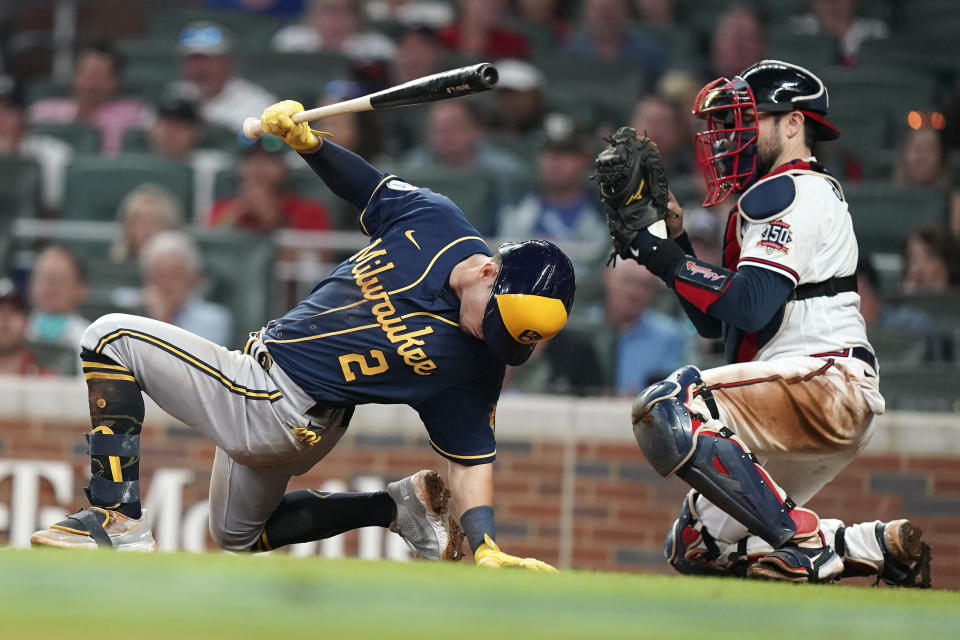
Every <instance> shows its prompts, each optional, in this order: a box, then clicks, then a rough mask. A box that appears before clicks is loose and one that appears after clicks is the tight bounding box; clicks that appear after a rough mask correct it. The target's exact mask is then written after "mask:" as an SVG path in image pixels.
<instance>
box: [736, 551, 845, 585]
mask: <svg viewBox="0 0 960 640" xmlns="http://www.w3.org/2000/svg"><path fill="white" fill-rule="evenodd" d="M841 573H843V560H841V559H840V556H838V555H837V552H836V551H834V550H833V549H832V548H831V547H829V546H823V547H819V548H817V549H808V548H805V547H798V546H796V545H794V544H792V543H788V544H787V545H786V546H783V547H781V548H779V549H776V550H774V551H771V552H770V553H768V554H767V555H765V556H763V557H762V558H760V559H759V560H757V561H756V562H755V563H753V564H752V565H750V566H749V567H748V568H747V577H748V578H757V579H760V580H782V581H786V582H831V581H833V580H837V579H838V578H840V574H841Z"/></svg>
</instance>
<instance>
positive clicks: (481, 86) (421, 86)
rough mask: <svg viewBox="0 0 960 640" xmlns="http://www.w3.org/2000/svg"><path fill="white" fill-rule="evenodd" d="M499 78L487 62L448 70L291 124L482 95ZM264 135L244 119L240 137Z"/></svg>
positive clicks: (303, 114) (253, 121)
mask: <svg viewBox="0 0 960 640" xmlns="http://www.w3.org/2000/svg"><path fill="white" fill-rule="evenodd" d="M499 78H500V75H499V74H498V73H497V68H496V67H494V66H493V65H492V64H490V63H489V62H481V63H480V64H475V65H472V66H469V67H461V68H460V69H451V70H450V71H444V72H442V73H435V74H433V75H432V76H424V77H423V78H417V79H416V80H411V81H410V82H405V83H403V84H399V85H397V86H395V87H390V88H389V89H384V90H383V91H378V92H377V93H371V94H370V95H366V96H360V97H359V98H353V99H352V100H344V101H343V102H337V103H335V104H329V105H327V106H324V107H317V108H316V109H309V110H307V111H301V112H300V113H296V114H294V115H293V118H292V119H293V121H294V122H313V121H314V120H319V119H321V118H328V117H330V116H338V115H341V114H344V113H358V112H360V111H372V110H374V109H390V108H393V107H406V106H408V105H412V104H422V103H424V102H436V101H437V100H446V99H448V98H459V97H460V96H469V95H472V94H474V93H480V92H481V91H489V90H490V89H493V88H494V87H495V86H496V85H497V80H499ZM262 133H263V128H262V127H261V126H260V120H259V119H258V118H247V119H246V120H245V121H244V123H243V135H245V136H246V137H248V138H250V139H251V140H256V139H257V138H259V137H260V135H261V134H262Z"/></svg>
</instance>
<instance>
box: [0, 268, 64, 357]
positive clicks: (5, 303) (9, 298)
mask: <svg viewBox="0 0 960 640" xmlns="http://www.w3.org/2000/svg"><path fill="white" fill-rule="evenodd" d="M28 314H29V308H28V307H27V302H26V301H25V300H24V299H23V296H22V295H20V293H19V292H18V291H17V290H16V289H15V288H14V286H13V283H11V282H10V281H9V280H6V279H5V280H0V376H35V375H47V374H49V373H51V372H50V371H47V370H45V369H42V368H41V367H40V365H39V364H38V362H37V357H36V356H35V355H34V354H33V352H32V351H31V350H30V348H29V347H28V346H27V336H26V331H27V322H28V320H27V318H28Z"/></svg>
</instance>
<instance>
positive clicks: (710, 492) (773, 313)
mask: <svg viewBox="0 0 960 640" xmlns="http://www.w3.org/2000/svg"><path fill="white" fill-rule="evenodd" d="M828 107H829V99H828V94H827V89H826V87H825V86H824V85H823V83H822V82H821V81H820V79H819V78H818V77H817V76H815V75H814V74H813V73H811V72H810V71H808V70H807V69H804V68H802V67H799V66H796V65H793V64H790V63H787V62H781V61H778V60H764V61H762V62H759V63H757V64H754V65H752V66H751V67H749V68H748V69H746V70H744V71H743V73H741V74H740V75H739V76H736V77H734V78H732V79H727V78H719V79H717V80H715V81H713V82H711V83H709V84H707V85H706V86H705V87H703V89H701V91H700V92H699V95H698V96H697V98H696V101H695V104H694V106H693V114H694V115H695V116H696V117H698V118H701V119H703V120H704V121H705V125H706V127H705V130H704V131H703V132H702V133H699V134H698V135H697V141H696V145H697V146H696V148H697V156H698V161H699V163H700V166H701V168H702V169H703V173H704V178H705V181H706V184H707V191H708V193H707V196H706V200H705V201H704V206H713V205H717V204H720V203H722V202H724V201H725V200H726V199H727V198H728V197H729V196H730V195H731V194H736V196H737V201H736V205H735V206H734V207H733V210H732V211H731V212H730V215H729V217H728V218H727V223H726V227H725V234H724V238H723V264H721V265H714V264H709V263H707V262H705V261H703V260H701V259H699V258H697V256H696V255H695V253H694V250H693V247H692V245H691V243H690V241H689V239H688V238H687V236H686V234H685V233H684V232H683V226H682V225H683V217H682V216H683V212H682V210H681V209H680V207H679V205H678V204H677V202H676V200H674V199H673V198H672V196H670V195H669V194H668V192H667V186H666V180H665V179H664V176H663V167H662V163H661V162H659V156H658V154H657V153H656V147H655V146H654V145H653V144H652V143H650V142H649V141H648V140H646V139H645V138H643V137H641V136H638V135H637V134H636V132H634V131H633V130H632V129H626V128H625V129H620V130H619V131H617V133H616V134H614V136H613V137H612V138H611V139H610V140H609V143H610V145H609V146H608V147H607V148H606V149H605V150H604V151H603V152H601V154H600V155H599V157H598V158H597V162H596V176H597V181H598V187H599V192H600V197H601V199H602V200H603V201H604V203H605V205H606V207H607V215H608V219H609V225H610V232H611V239H612V242H613V246H614V253H615V255H616V256H619V257H620V258H623V259H633V260H636V261H637V262H639V263H640V264H642V265H645V266H646V267H647V269H649V270H650V271H651V272H652V273H653V274H655V275H657V276H658V277H660V278H661V279H662V280H663V281H664V282H666V283H667V285H668V286H669V287H670V288H672V289H673V290H674V292H675V293H676V295H677V298H678V299H679V301H680V304H681V305H682V307H683V309H684V311H685V312H686V314H687V316H688V317H689V318H690V321H691V322H692V323H693V325H694V326H695V327H696V329H697V331H698V332H699V333H700V335H702V336H704V337H707V338H720V337H723V340H724V344H725V351H726V356H727V360H728V362H729V363H730V364H729V365H727V366H724V367H719V368H716V369H711V370H707V371H700V370H699V369H697V368H696V367H693V366H687V367H683V368H681V369H679V370H677V371H676V372H674V373H673V374H672V375H671V376H670V377H669V378H667V379H666V380H663V381H661V382H658V383H656V384H654V385H652V386H650V387H648V388H647V389H645V390H644V391H643V392H642V393H640V395H639V396H637V398H636V400H635V401H634V404H633V410H632V416H631V418H632V423H633V430H634V434H635V436H636V439H637V442H638V444H639V445H640V448H641V449H642V450H643V452H644V455H645V456H646V458H647V460H649V462H650V464H651V465H652V466H653V467H654V468H655V469H656V470H657V471H658V472H659V473H660V474H661V475H663V476H665V477H666V476H669V475H672V474H676V475H677V476H679V477H680V478H681V479H683V480H684V481H686V482H687V483H688V484H689V485H691V486H692V487H693V490H692V491H691V492H690V493H689V494H688V495H687V497H686V498H685V499H684V501H683V506H682V509H681V511H680V516H679V518H678V519H677V521H676V522H675V523H674V526H673V527H672V529H671V531H670V533H669V534H668V536H667V540H666V546H665V553H666V556H667V559H668V561H669V562H670V564H671V565H673V567H675V568H676V569H677V570H678V571H680V572H681V573H713V574H717V573H720V574H736V575H746V576H749V577H753V578H765V579H771V580H789V581H795V582H807V581H809V582H826V581H831V580H834V579H837V578H840V577H841V576H844V575H865V574H873V575H877V576H878V579H882V580H884V581H886V582H888V583H890V584H894V585H902V586H914V587H927V586H930V577H929V563H930V549H929V546H928V545H927V544H926V543H925V542H923V541H922V539H921V535H922V532H921V531H920V529H919V527H917V526H915V525H914V524H913V523H911V522H909V521H908V520H895V521H892V522H886V523H884V522H880V521H875V522H868V523H860V524H855V525H851V526H844V523H843V522H841V521H839V520H826V519H824V520H821V519H820V518H819V517H818V516H817V514H815V513H814V512H813V511H811V510H809V509H806V508H804V507H803V506H802V505H803V504H804V503H806V502H807V501H808V500H809V499H810V498H811V497H813V495H814V494H816V493H817V491H819V490H820V488H821V487H823V486H824V485H825V484H826V483H827V482H829V481H830V480H832V479H833V478H834V477H835V476H836V475H837V474H838V473H839V472H840V470H841V469H843V467H844V466H846V464H847V463H848V462H850V460H852V459H853V458H854V457H855V456H856V455H857V453H858V452H859V451H860V450H861V448H862V447H863V446H864V444H865V443H866V441H867V439H868V438H869V436H870V429H871V425H872V422H873V417H874V416H875V415H877V414H880V413H882V412H883V410H884V401H883V398H882V396H881V395H880V393H879V389H878V375H879V367H878V364H877V359H876V356H875V355H874V352H873V348H872V347H871V346H870V343H869V342H868V341H867V336H866V331H865V327H864V321H863V318H862V317H861V315H860V312H859V296H858V295H857V290H856V277H855V276H854V269H855V267H856V264H857V251H858V249H857V243H856V238H855V236H854V233H853V225H852V223H851V220H850V215H849V212H848V210H847V203H846V201H845V200H844V197H843V189H842V188H841V186H840V184H839V182H838V181H837V180H836V179H835V178H834V177H833V176H831V175H829V174H828V173H827V171H826V170H825V169H824V168H823V166H822V165H820V164H819V163H818V162H817V160H816V158H815V157H814V155H813V149H814V147H815V146H816V144H817V143H818V142H819V141H825V140H832V139H834V138H837V137H839V135H840V131H839V130H838V129H837V128H836V127H834V126H833V124H831V123H830V121H829V119H828V117H827V111H828ZM667 211H669V212H670V214H672V215H667ZM660 219H665V222H666V226H667V228H668V229H669V234H659V235H658V234H656V233H653V232H652V231H651V230H652V226H651V225H653V223H655V222H657V221H658V220H660ZM661 236H665V237H661ZM666 236H668V237H666Z"/></svg>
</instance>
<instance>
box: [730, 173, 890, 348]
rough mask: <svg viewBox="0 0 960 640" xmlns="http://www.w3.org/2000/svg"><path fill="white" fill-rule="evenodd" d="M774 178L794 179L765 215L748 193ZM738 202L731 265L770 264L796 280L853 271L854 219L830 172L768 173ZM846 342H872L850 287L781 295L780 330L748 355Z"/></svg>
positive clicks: (855, 252) (844, 344) (808, 280)
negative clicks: (785, 200)
mask: <svg viewBox="0 0 960 640" xmlns="http://www.w3.org/2000/svg"><path fill="white" fill-rule="evenodd" d="M809 161H811V162H813V161H814V159H813V158H810V159H809ZM773 180H778V181H785V180H790V181H792V182H793V187H794V197H793V201H792V202H790V203H789V204H788V205H787V206H786V207H783V208H780V207H777V209H778V210H777V211H776V212H775V213H770V214H769V215H768V214H766V212H765V211H764V210H763V209H764V207H762V206H760V207H751V206H750V205H751V204H752V202H751V198H750V195H751V193H752V192H755V190H757V189H758V188H765V189H766V190H769V188H770V187H772V186H774V185H766V183H768V182H770V181H773ZM776 186H778V187H781V188H780V189H778V191H779V192H780V193H785V194H789V193H790V188H789V187H790V185H789V184H785V183H781V184H779V185H776ZM788 197H789V196H788ZM737 208H738V210H739V212H740V221H739V225H738V240H739V243H740V257H739V261H738V263H737V269H739V268H741V267H743V266H750V267H760V268H763V269H769V270H771V271H774V272H776V273H779V274H781V275H783V276H785V277H787V278H789V279H790V281H791V282H793V284H794V286H797V285H800V284H807V283H816V282H823V281H825V280H828V279H830V278H832V277H839V276H849V275H852V274H854V272H855V271H856V268H857V257H858V250H857V239H856V237H855V236H854V233H853V222H852V221H851V219H850V214H849V211H848V210H847V203H846V201H845V200H844V198H843V191H842V189H841V187H840V185H839V183H838V182H837V181H836V180H834V179H833V178H832V177H830V176H828V175H826V174H823V173H819V172H816V171H812V170H805V169H793V170H790V171H787V172H784V173H780V174H777V175H774V176H770V177H768V178H765V179H763V180H761V181H759V182H758V183H757V184H755V185H753V186H752V187H751V188H750V189H748V190H747V191H746V192H744V193H743V195H742V196H741V197H740V199H739V200H738V203H737ZM745 209H746V210H745ZM847 347H866V348H868V349H869V348H870V345H869V342H868V341H867V334H866V326H865V324H864V321H863V316H861V315H860V296H859V295H857V294H856V293H854V292H844V293H839V294H837V295H833V296H817V297H813V298H808V299H806V300H794V301H789V302H787V304H786V308H785V310H784V317H783V322H782V323H781V325H780V329H779V331H778V332H777V333H776V334H775V335H774V337H773V338H772V339H770V340H769V341H768V342H767V343H766V344H765V345H763V347H762V348H761V349H760V350H759V351H758V353H757V355H756V357H755V358H754V359H755V360H771V359H773V358H782V357H785V356H809V355H813V354H817V353H823V352H831V351H836V350H838V349H844V348H847ZM871 351H872V349H871Z"/></svg>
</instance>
